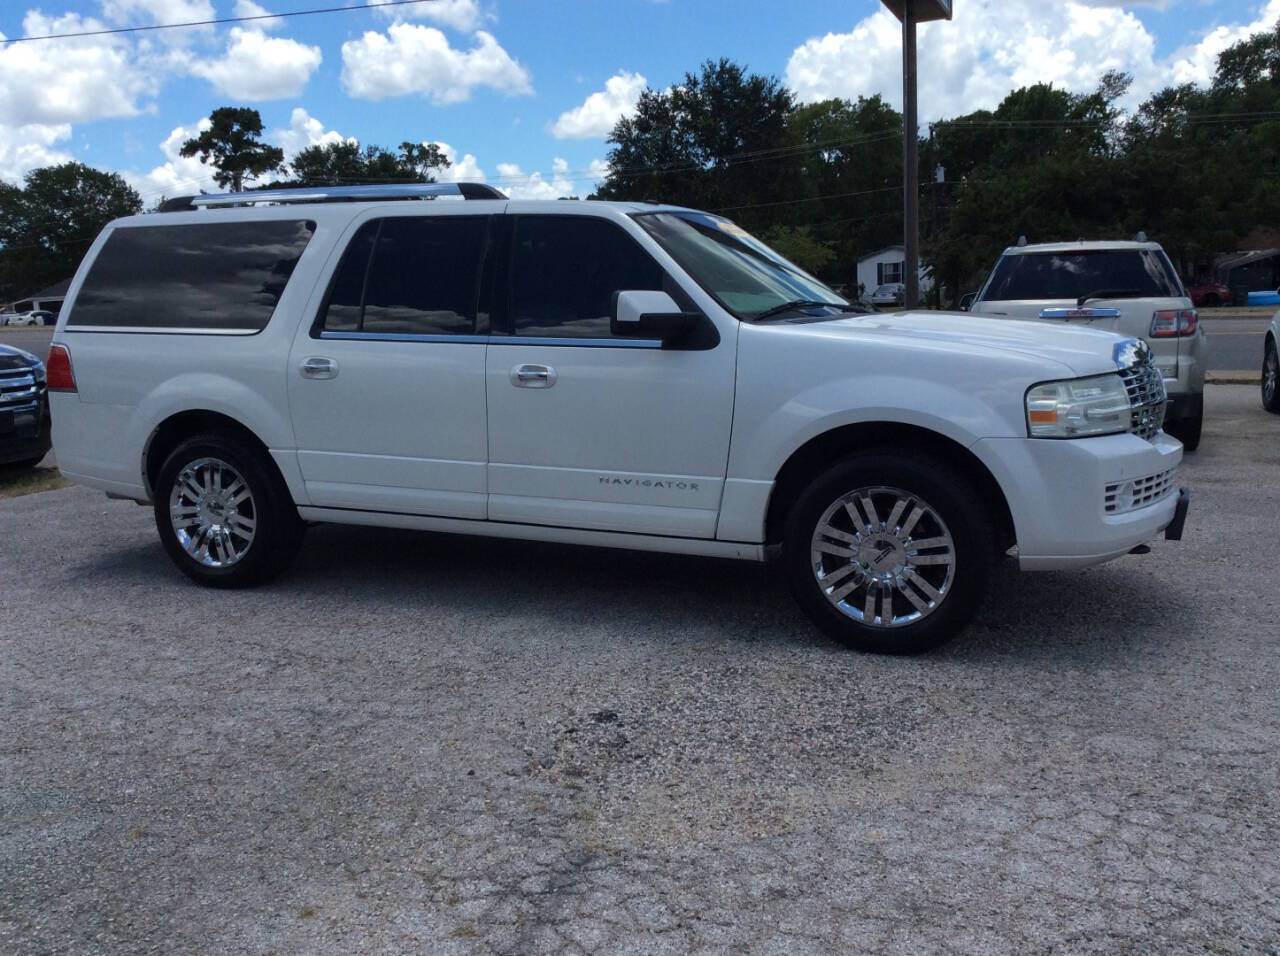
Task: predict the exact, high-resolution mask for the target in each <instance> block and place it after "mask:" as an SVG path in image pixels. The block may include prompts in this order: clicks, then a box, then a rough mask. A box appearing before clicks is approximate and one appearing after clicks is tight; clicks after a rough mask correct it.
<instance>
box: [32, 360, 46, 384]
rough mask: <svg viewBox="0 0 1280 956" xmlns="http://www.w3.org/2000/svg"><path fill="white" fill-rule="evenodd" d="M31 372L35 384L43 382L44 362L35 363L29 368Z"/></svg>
mask: <svg viewBox="0 0 1280 956" xmlns="http://www.w3.org/2000/svg"><path fill="white" fill-rule="evenodd" d="M31 371H32V372H34V373H35V376H36V381H37V382H43V381H44V362H41V361H37V362H36V363H35V364H34V365H32V366H31Z"/></svg>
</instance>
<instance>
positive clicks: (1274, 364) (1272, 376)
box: [1262, 346, 1280, 405]
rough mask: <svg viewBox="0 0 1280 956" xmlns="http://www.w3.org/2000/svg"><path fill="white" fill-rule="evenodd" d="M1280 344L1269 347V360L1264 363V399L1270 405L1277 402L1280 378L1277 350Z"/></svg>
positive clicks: (1279, 359) (1279, 358) (1279, 357)
mask: <svg viewBox="0 0 1280 956" xmlns="http://www.w3.org/2000/svg"><path fill="white" fill-rule="evenodd" d="M1278 348H1280V346H1272V347H1271V348H1269V349H1267V360H1266V361H1265V362H1263V363H1262V400H1263V401H1264V402H1266V403H1267V404H1268V405H1273V404H1275V400H1276V379H1277V378H1280V356H1277V354H1276V352H1277V349H1278Z"/></svg>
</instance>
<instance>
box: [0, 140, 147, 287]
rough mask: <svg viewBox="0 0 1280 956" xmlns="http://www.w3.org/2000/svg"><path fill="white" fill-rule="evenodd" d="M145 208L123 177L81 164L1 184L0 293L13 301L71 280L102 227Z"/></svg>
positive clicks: (34, 172)
mask: <svg viewBox="0 0 1280 956" xmlns="http://www.w3.org/2000/svg"><path fill="white" fill-rule="evenodd" d="M141 209H142V199H141V198H140V197H139V196H138V194H137V193H136V192H135V191H134V190H133V189H132V188H131V187H130V186H129V184H128V183H126V182H125V181H124V180H123V179H122V178H121V177H120V176H119V175H117V174H116V173H104V172H102V171H101V170H97V169H93V168H91V167H89V166H85V165H84V164H82V163H63V164H62V165H60V166H45V167H43V168H41V169H36V170H32V171H31V172H29V173H27V175H26V177H25V178H24V180H23V184H22V185H21V186H15V185H12V184H9V183H3V182H0V247H2V248H0V289H3V290H5V297H6V298H8V297H10V296H13V295H22V294H25V293H28V292H31V291H33V290H35V289H38V288H40V287H41V286H45V285H49V284H51V283H54V282H57V281H59V280H61V279H67V278H70V277H71V276H72V275H73V274H74V273H75V270H76V267H77V266H78V265H79V264H80V260H81V259H82V258H83V257H84V254H85V252H86V251H88V249H89V245H90V244H91V243H92V242H93V240H94V238H96V236H97V235H98V233H99V232H101V231H102V227H103V226H105V225H106V224H107V223H108V222H110V221H111V220H112V219H116V218H119V217H120V216H129V215H133V214H134V213H136V212H139V211H141Z"/></svg>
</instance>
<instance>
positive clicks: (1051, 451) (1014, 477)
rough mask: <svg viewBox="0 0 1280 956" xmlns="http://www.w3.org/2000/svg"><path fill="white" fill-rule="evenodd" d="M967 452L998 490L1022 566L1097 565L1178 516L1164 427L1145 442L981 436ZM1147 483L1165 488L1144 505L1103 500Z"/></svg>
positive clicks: (1174, 459)
mask: <svg viewBox="0 0 1280 956" xmlns="http://www.w3.org/2000/svg"><path fill="white" fill-rule="evenodd" d="M973 451H974V452H975V453H976V454H977V455H978V456H979V457H980V458H982V459H983V461H985V462H986V463H987V465H988V467H990V468H991V470H992V472H993V474H995V477H996V479H997V480H998V481H999V483H1000V485H1001V487H1002V488H1004V489H1005V496H1006V499H1007V500H1008V503H1009V510H1010V512H1011V514H1012V516H1013V523H1014V531H1015V534H1016V535H1017V541H1018V557H1019V564H1020V566H1021V567H1022V568H1023V569H1024V570H1029V571H1045V570H1057V569H1064V568H1084V567H1089V566H1091V565H1095V564H1102V563H1104V562H1106V561H1110V560H1112V559H1113V558H1118V557H1120V556H1121V555H1123V554H1126V553H1128V552H1129V551H1131V550H1132V549H1133V548H1135V547H1137V546H1138V545H1140V544H1145V543H1147V542H1148V541H1151V540H1153V539H1155V538H1157V537H1159V536H1160V534H1161V533H1162V532H1164V531H1165V530H1166V529H1167V528H1170V527H1171V526H1173V525H1174V524H1175V521H1176V520H1177V518H1178V511H1179V502H1180V501H1181V500H1182V498H1181V495H1180V494H1179V493H1178V489H1177V486H1176V484H1175V483H1174V482H1175V479H1176V471H1177V468H1178V466H1179V465H1180V464H1181V462H1182V445H1181V444H1180V443H1179V442H1178V441H1176V440H1175V439H1173V438H1170V437H1169V436H1168V435H1165V434H1163V433H1160V434H1158V435H1156V437H1155V438H1154V439H1152V440H1151V441H1146V440H1144V439H1142V438H1139V437H1138V436H1136V435H1108V436H1105V437H1102V438H1084V439H1077V440H1069V441H1050V440H1036V439H1017V438H1000V439H984V440H983V441H980V442H978V443H977V444H976V445H975V446H974V448H973ZM1153 482H1158V483H1159V486H1160V487H1161V488H1163V489H1164V490H1163V491H1162V493H1161V494H1160V495H1159V496H1158V497H1156V498H1155V500H1153V501H1151V502H1150V503H1148V504H1144V505H1141V506H1138V507H1133V508H1132V509H1131V510H1123V508H1124V506H1123V505H1121V506H1116V503H1115V500H1114V495H1113V497H1112V498H1111V499H1109V498H1108V493H1109V489H1112V490H1113V489H1115V488H1116V486H1122V487H1123V486H1126V485H1128V483H1132V484H1133V485H1134V486H1137V487H1139V488H1142V487H1150V486H1151V483H1153ZM1144 483H1147V484H1145V485H1144ZM1108 507H1112V508H1113V510H1111V511H1108ZM1182 511H1183V514H1184V515H1185V506H1183V508H1182ZM1177 530H1178V531H1179V532H1180V531H1181V525H1180V524H1179V525H1178V526H1177Z"/></svg>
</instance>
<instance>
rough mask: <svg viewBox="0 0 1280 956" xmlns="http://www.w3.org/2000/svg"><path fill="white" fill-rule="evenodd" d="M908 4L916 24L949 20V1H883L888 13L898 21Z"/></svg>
mask: <svg viewBox="0 0 1280 956" xmlns="http://www.w3.org/2000/svg"><path fill="white" fill-rule="evenodd" d="M908 3H910V4H911V8H912V10H914V11H915V15H916V23H927V22H928V21H930V20H950V19H951V0H884V5H885V6H886V7H888V8H889V12H890V13H892V14H893V15H894V16H895V17H897V18H898V19H899V20H901V19H902V15H903V13H904V12H905V11H906V5H907V4H908Z"/></svg>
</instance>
